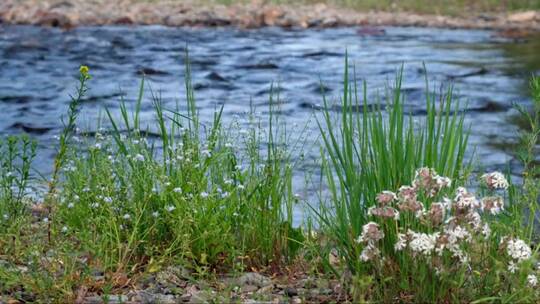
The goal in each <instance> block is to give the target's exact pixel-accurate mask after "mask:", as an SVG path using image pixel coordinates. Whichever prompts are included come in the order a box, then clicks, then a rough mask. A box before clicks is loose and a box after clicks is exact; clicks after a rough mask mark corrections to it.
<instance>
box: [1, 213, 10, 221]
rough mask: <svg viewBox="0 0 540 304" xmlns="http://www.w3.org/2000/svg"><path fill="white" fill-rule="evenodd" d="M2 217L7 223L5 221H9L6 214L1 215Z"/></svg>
mask: <svg viewBox="0 0 540 304" xmlns="http://www.w3.org/2000/svg"><path fill="white" fill-rule="evenodd" d="M2 217H3V218H4V220H6V221H7V220H8V219H9V214H7V213H4V215H3V216H2Z"/></svg>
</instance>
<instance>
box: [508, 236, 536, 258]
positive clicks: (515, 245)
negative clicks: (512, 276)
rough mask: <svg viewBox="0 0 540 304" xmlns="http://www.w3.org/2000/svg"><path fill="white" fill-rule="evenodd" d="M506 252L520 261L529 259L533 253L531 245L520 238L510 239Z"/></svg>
mask: <svg viewBox="0 0 540 304" xmlns="http://www.w3.org/2000/svg"><path fill="white" fill-rule="evenodd" d="M506 253H507V254H508V255H509V256H510V257H511V258H512V259H514V260H517V262H518V263H519V262H522V261H525V260H527V259H529V258H530V257H531V255H532V251H531V247H529V245H527V243H525V242H524V241H523V240H520V239H515V240H509V241H508V244H507V247H506Z"/></svg>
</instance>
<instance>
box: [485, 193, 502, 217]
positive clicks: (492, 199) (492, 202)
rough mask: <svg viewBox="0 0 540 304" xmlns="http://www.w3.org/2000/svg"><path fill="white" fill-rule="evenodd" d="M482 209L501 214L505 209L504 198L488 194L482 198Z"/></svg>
mask: <svg viewBox="0 0 540 304" xmlns="http://www.w3.org/2000/svg"><path fill="white" fill-rule="evenodd" d="M482 210H483V211H484V212H489V213H491V214H493V215H497V214H499V213H500V212H501V211H502V210H504V200H503V198H502V197H500V196H488V197H484V198H483V199H482Z"/></svg>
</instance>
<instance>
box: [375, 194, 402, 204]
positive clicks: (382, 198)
mask: <svg viewBox="0 0 540 304" xmlns="http://www.w3.org/2000/svg"><path fill="white" fill-rule="evenodd" d="M376 199H377V203H379V204H380V205H382V206H386V205H388V204H390V203H391V202H393V201H395V200H396V199H397V196H396V194H395V193H394V192H392V191H383V192H381V193H379V194H377V198H376Z"/></svg>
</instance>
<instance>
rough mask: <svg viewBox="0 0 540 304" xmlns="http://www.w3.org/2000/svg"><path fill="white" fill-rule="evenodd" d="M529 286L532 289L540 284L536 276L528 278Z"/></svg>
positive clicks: (532, 275) (531, 275)
mask: <svg viewBox="0 0 540 304" xmlns="http://www.w3.org/2000/svg"><path fill="white" fill-rule="evenodd" d="M527 284H529V286H531V287H535V286H536V285H537V284H538V278H537V277H536V276H535V275H534V274H530V275H528V276H527Z"/></svg>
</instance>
